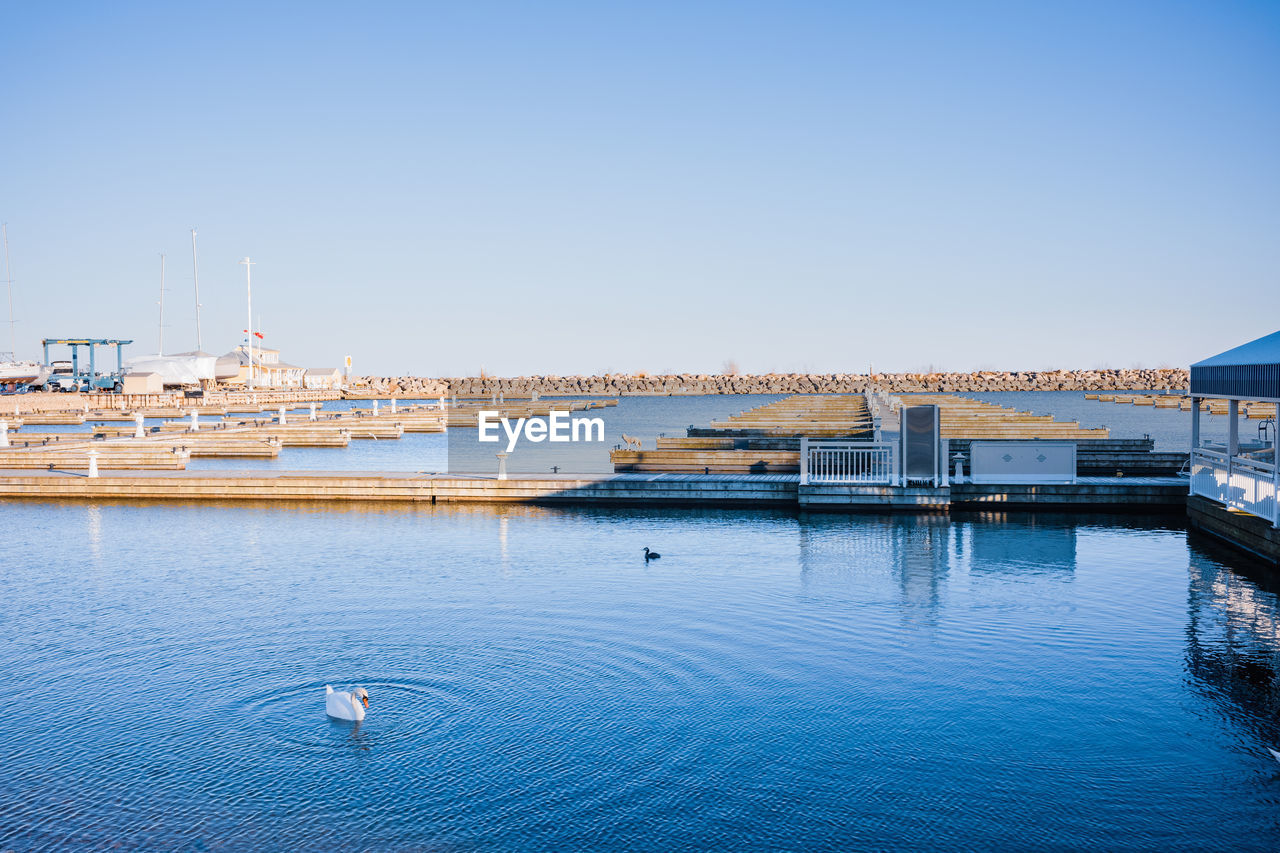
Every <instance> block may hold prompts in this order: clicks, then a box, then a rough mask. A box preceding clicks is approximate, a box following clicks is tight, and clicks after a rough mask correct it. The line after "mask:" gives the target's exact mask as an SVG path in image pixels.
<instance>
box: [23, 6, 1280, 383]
mask: <svg viewBox="0 0 1280 853" xmlns="http://www.w3.org/2000/svg"><path fill="white" fill-rule="evenodd" d="M0 55H2V56H3V57H4V61H3V65H2V67H3V69H4V71H3V79H0V92H2V93H3V97H0V127H2V129H3V130H2V133H0V219H2V220H4V221H6V222H8V223H9V240H10V245H11V253H12V260H13V275H14V279H15V290H16V297H15V299H16V303H17V304H16V314H17V316H18V319H19V321H20V323H19V325H18V330H19V350H20V353H19V354H20V355H26V356H28V357H29V356H32V355H35V354H36V346H37V342H38V340H39V339H40V338H41V337H45V336H69V335H96V336H104V337H124V338H134V339H136V340H137V341H138V342H139V343H138V344H137V345H136V346H135V347H134V349H133V351H134V353H136V354H142V353H144V352H154V350H155V339H156V305H155V303H156V298H157V289H158V282H159V259H158V256H157V255H158V253H159V252H161V251H163V252H167V253H168V256H169V262H168V269H169V288H170V289H169V293H168V294H167V297H168V306H167V307H168V310H167V323H168V329H167V330H166V335H165V341H166V349H167V350H170V351H172V350H176V349H187V348H191V347H192V346H194V337H195V335H194V319H193V318H194V310H193V308H192V299H191V258H190V236H189V233H188V229H189V228H190V227H191V226H193V225H194V226H197V227H198V229H199V232H200V236H199V240H200V261H201V282H200V283H201V291H202V294H201V295H202V301H203V302H204V305H205V309H204V312H203V322H204V330H205V348H206V349H208V350H211V351H214V352H224V351H226V350H227V349H229V348H231V347H232V346H233V345H234V344H236V343H237V342H238V341H239V340H240V338H241V330H242V329H243V328H244V326H245V317H244V315H245V310H244V274H243V268H242V267H240V266H238V265H237V264H236V261H237V260H238V259H239V258H241V257H243V256H245V255H251V256H252V257H253V259H254V260H255V261H256V262H257V266H256V267H255V268H254V309H255V313H260V314H261V316H262V325H263V327H264V329H265V331H266V334H267V338H266V340H267V342H268V344H270V345H274V346H276V347H278V348H280V349H281V350H282V351H283V354H284V356H283V357H284V358H285V359H287V360H289V361H292V362H296V363H300V364H303V365H306V366H321V365H336V364H338V362H339V361H340V359H341V358H342V356H344V355H346V354H348V353H350V354H351V355H352V356H353V357H354V360H355V368H356V370H357V372H362V373H363V372H376V373H416V374H432V375H450V374H458V373H475V372H476V371H478V370H479V369H480V368H481V367H483V368H485V369H486V370H487V371H489V372H490V373H501V374H519V373H555V372H558V373H570V372H601V371H606V370H612V371H615V372H620V371H633V370H647V371H650V372H655V371H666V370H674V371H698V372H702V371H715V370H717V369H719V368H720V367H721V366H722V365H723V364H724V363H725V362H726V360H729V359H733V360H735V361H736V362H737V363H738V364H739V365H740V366H741V368H742V369H743V370H745V371H751V372H758V371H768V370H779V371H784V370H813V371H821V372H828V371H862V370H865V369H866V366H867V364H868V362H872V361H874V363H875V366H876V369H877V370H894V369H903V370H907V369H920V368H925V367H928V366H934V367H937V368H943V369H973V368H982V367H986V368H1032V369H1034V368H1052V367H1093V366H1103V365H1107V366H1113V367H1128V366H1132V365H1135V364H1144V365H1147V366H1157V365H1162V364H1171V365H1183V364H1186V363H1188V362H1189V361H1191V360H1195V359H1197V358H1199V357H1202V356H1205V355H1208V354H1211V353H1213V352H1217V351H1219V350H1222V349H1226V348H1228V347H1230V346H1232V345H1234V344H1236V343H1240V342H1242V341H1244V340H1247V339H1250V338H1253V337H1257V336H1259V335H1262V334H1265V333H1268V332H1272V331H1275V330H1276V329H1277V328H1280V310H1277V309H1280V4H1277V3H1244V2H1221V0H1218V2H1201V3H1180V2H1150V3H1147V2H1136V0H1135V2H1121V3H1117V2H1100V3H1090V2H1062V3H1057V4H1052V3H1029V2H1010V3H961V2H936V3H933V2H902V3H878V2H877V3H872V2H867V3H856V2H831V3H817V2H809V3H806V2H776V3H760V2H696V0H686V2H674V3H654V2H645V3H634V4H621V3H588V2H582V3H557V2H536V3H535V2H521V3H517V2H512V3H491V2H483V1H482V0H480V1H477V0H468V2H464V3H451V4H443V3H441V4H433V3H403V4H398V3H361V4H333V5H326V4H321V3H314V2H312V3H298V4H282V3H248V4H243V5H240V4H232V3H221V2H220V3H213V2H200V3H196V2H192V3H176V2H167V3H156V4H126V3H96V2H95V3H80V4H73V3H22V2H12V0H11V2H7V3H5V4H4V10H3V25H0ZM0 311H3V305H2V303H0ZM5 331H7V330H5ZM0 349H8V345H7V341H6V342H4V343H0Z"/></svg>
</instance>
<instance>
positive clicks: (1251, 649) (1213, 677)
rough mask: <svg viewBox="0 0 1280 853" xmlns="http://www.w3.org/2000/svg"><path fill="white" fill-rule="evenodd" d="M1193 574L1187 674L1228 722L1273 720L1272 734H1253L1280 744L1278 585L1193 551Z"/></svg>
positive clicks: (1188, 613)
mask: <svg viewBox="0 0 1280 853" xmlns="http://www.w3.org/2000/svg"><path fill="white" fill-rule="evenodd" d="M1188 571H1189V577H1188V589H1187V617H1188V618H1187V671H1188V673H1189V674H1190V675H1191V677H1192V678H1193V679H1195V681H1196V683H1197V686H1199V687H1200V688H1201V690H1202V692H1203V694H1204V695H1205V696H1206V697H1207V698H1209V699H1210V700H1211V701H1212V703H1213V704H1214V705H1215V706H1216V707H1218V708H1219V710H1221V711H1222V713H1223V714H1224V715H1225V716H1227V717H1228V718H1231V719H1233V720H1244V721H1260V720H1266V721H1270V722H1271V725H1270V726H1266V727H1265V729H1266V730H1259V731H1256V732H1254V733H1253V734H1254V736H1255V737H1256V738H1258V739H1259V741H1261V742H1265V743H1274V742H1275V741H1277V740H1278V739H1280V681H1278V679H1277V676H1278V674H1280V607H1278V606H1277V603H1276V589H1274V588H1273V587H1274V586H1275V583H1274V580H1273V579H1271V578H1270V577H1269V576H1268V577H1267V578H1263V577H1262V576H1259V577H1258V578H1257V579H1253V578H1250V577H1248V576H1246V574H1244V573H1243V572H1241V571H1237V570H1232V569H1228V568H1225V567H1224V566H1223V565H1221V564H1220V563H1218V562H1217V561H1215V560H1214V559H1212V558H1211V556H1209V554H1208V553H1207V552H1205V551H1203V550H1200V549H1198V548H1192V550H1191V562H1190V566H1189V569H1188ZM1241 711H1244V713H1243V714H1242V713H1240V712H1241ZM1259 728H1260V729H1261V728H1263V727H1259Z"/></svg>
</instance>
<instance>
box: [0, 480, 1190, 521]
mask: <svg viewBox="0 0 1280 853" xmlns="http://www.w3.org/2000/svg"><path fill="white" fill-rule="evenodd" d="M1186 493H1187V484H1186V481H1185V480H1183V479H1181V478H1178V477H1080V478H1078V481H1077V482H1076V483H1073V484H1069V485H1067V484H1061V485H985V484H984V485H975V484H971V483H953V484H952V485H951V486H949V487H941V488H933V487H928V486H909V487H898V486H801V485H800V481H799V477H798V476H796V475H792V474H759V475H750V474H745V475H744V474H680V473H623V474H579V475H573V474H559V475H544V474H538V475H514V476H512V477H510V478H508V479H506V480H498V479H496V478H495V477H493V476H482V475H478V474H477V475H467V474H438V473H426V472H416V473H415V472H407V473H366V472H325V471H288V472H268V471H238V472H237V471H160V470H151V471H128V472H119V473H116V472H112V473H111V474H109V475H103V476H99V477H96V478H90V477H88V476H86V474H85V473H84V472H80V471H67V470H54V471H44V470H30V471H25V470H0V498H30V499H56V500H107V499H124V500H171V501H183V502H203V501H210V502H214V501H216V502H233V503H258V502H261V501H269V502H293V501H403V502H426V503H438V502H439V503H452V502H490V503H537V504H582V505H593V504H597V505H637V506H644V505H649V506H652V505H663V506H706V507H794V508H798V509H806V510H828V511H844V512H859V511H861V512H879V511H884V510H907V511H913V510H914V511H940V510H946V509H949V508H957V509H965V508H970V509H973V508H978V509H994V508H997V507H998V508H1000V509H1011V508H1050V507H1052V508H1055V509H1062V508H1075V509H1091V510H1096V509H1112V510H1114V509H1123V508H1128V509H1147V510H1163V509H1170V508H1182V507H1184V506H1185V504H1186Z"/></svg>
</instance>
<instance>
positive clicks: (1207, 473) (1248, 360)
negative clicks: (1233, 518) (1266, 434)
mask: <svg viewBox="0 0 1280 853" xmlns="http://www.w3.org/2000/svg"><path fill="white" fill-rule="evenodd" d="M1206 399H1217V400H1226V401H1227V441H1226V443H1225V444H1211V443H1207V442H1202V441H1201V439H1200V402H1201V401H1202V400H1206ZM1241 400H1257V401H1261V402H1265V403H1276V404H1280V332H1275V333H1273V334H1270V335H1267V336H1266V337H1262V338H1258V339H1257V340H1256V341H1250V342H1249V343H1247V344H1244V345H1242V346H1238V347H1236V348H1235V349H1229V350H1227V351H1226V352H1224V353H1220V354H1218V355H1215V356H1213V357H1212V358H1206V359H1205V360H1203V361H1198V362H1196V363H1195V364H1193V365H1191V411H1192V415H1191V494H1192V495H1198V496H1200V497H1203V498H1208V499H1209V500H1211V501H1215V502H1217V503H1220V504H1222V505H1223V506H1224V507H1229V508H1232V509H1235V510H1242V511H1244V512H1247V513H1250V514H1252V515H1255V516H1259V517H1260V518H1263V519H1265V520H1267V521H1269V522H1270V523H1271V526H1272V527H1273V528H1277V527H1280V501H1278V500H1277V499H1276V498H1277V494H1278V493H1280V465H1277V464H1276V462H1277V460H1276V431H1275V429H1274V424H1273V428H1272V429H1271V431H1270V438H1271V440H1270V442H1269V443H1268V442H1266V441H1262V440H1256V441H1250V442H1241V440H1240V419H1239V414H1240V411H1239V405H1240V401H1241Z"/></svg>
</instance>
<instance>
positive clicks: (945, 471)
mask: <svg viewBox="0 0 1280 853" xmlns="http://www.w3.org/2000/svg"><path fill="white" fill-rule="evenodd" d="M950 453H951V439H949V438H944V439H942V440H941V441H939V442H938V473H939V475H940V476H939V479H940V480H941V481H942V482H941V485H942V487H943V488H947V487H949V486H950V485H951V481H950V480H949V479H948V478H949V474H950V469H949V468H947V456H948V455H950Z"/></svg>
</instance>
